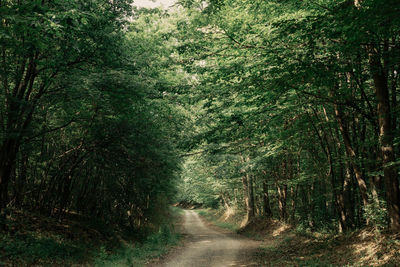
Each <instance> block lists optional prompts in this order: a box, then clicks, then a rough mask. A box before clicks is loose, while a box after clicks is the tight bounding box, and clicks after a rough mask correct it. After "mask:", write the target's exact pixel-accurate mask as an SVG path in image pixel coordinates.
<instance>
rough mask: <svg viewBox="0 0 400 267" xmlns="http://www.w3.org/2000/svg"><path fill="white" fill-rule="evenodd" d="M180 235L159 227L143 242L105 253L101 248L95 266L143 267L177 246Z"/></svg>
mask: <svg viewBox="0 0 400 267" xmlns="http://www.w3.org/2000/svg"><path fill="white" fill-rule="evenodd" d="M179 240H180V235H179V234H177V233H174V232H173V231H172V230H171V228H170V226H167V225H164V226H163V227H160V231H159V232H158V233H155V234H152V235H150V236H149V237H148V238H147V239H146V240H145V241H144V242H142V243H139V244H136V245H131V244H126V245H124V246H123V247H121V248H119V249H117V250H114V251H111V252H107V250H106V249H105V248H104V247H102V248H101V249H100V251H99V252H98V253H97V255H96V257H95V258H96V260H95V266H98V267H114V266H116V267H118V266H121V267H122V266H132V267H133V266H135V267H136V266H143V265H144V264H145V263H146V262H147V261H148V260H149V259H152V258H157V257H160V256H161V255H163V254H164V253H166V252H167V251H168V250H169V248H170V247H171V246H175V245H177V243H178V242H179Z"/></svg>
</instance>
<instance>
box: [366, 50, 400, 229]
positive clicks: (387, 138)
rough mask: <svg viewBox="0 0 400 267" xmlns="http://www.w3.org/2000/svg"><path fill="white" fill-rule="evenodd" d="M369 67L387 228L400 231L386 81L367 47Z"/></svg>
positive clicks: (374, 54)
mask: <svg viewBox="0 0 400 267" xmlns="http://www.w3.org/2000/svg"><path fill="white" fill-rule="evenodd" d="M369 65H370V69H371V74H372V78H373V80H374V86H375V95H376V99H377V102H378V103H377V104H378V105H377V113H378V124H379V141H380V146H381V147H380V148H381V153H382V163H383V175H384V183H385V189H386V202H387V210H388V217H389V228H390V229H391V230H400V189H399V181H398V179H397V168H396V165H395V164H394V162H395V154H394V146H393V134H392V119H391V113H390V98H389V88H388V81H387V77H386V74H385V71H384V70H383V67H382V66H381V62H380V57H379V54H378V51H377V49H376V48H375V47H373V46H370V47H369Z"/></svg>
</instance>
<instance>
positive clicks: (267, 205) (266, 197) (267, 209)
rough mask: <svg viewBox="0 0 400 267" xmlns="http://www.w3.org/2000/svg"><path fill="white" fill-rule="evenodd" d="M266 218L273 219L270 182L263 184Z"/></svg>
mask: <svg viewBox="0 0 400 267" xmlns="http://www.w3.org/2000/svg"><path fill="white" fill-rule="evenodd" d="M263 199H264V216H266V217H272V210H271V205H270V202H269V193H268V182H267V181H265V180H264V182H263Z"/></svg>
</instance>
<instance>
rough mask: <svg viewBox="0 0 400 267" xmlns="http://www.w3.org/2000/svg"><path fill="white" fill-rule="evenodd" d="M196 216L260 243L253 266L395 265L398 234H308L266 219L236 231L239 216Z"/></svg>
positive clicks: (398, 259)
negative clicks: (255, 264)
mask: <svg viewBox="0 0 400 267" xmlns="http://www.w3.org/2000/svg"><path fill="white" fill-rule="evenodd" d="M198 213H199V215H201V216H202V217H204V218H205V219H206V220H208V221H210V222H211V223H213V224H215V225H217V226H220V227H223V228H226V229H229V230H233V231H236V232H238V233H239V234H242V235H245V236H247V237H250V238H252V239H256V240H261V241H262V242H261V243H260V247H259V248H258V250H257V251H256V252H255V254H254V255H253V259H254V260H255V261H256V262H257V264H258V265H257V266H282V267H283V266H310V267H320V266H321V267H322V266H327V267H330V266H348V267H356V266H388V267H390V266H399V264H398V263H399V262H400V252H399V251H400V236H399V235H390V234H383V233H380V234H377V232H376V231H374V230H373V229H362V230H358V231H354V232H351V233H346V234H341V235H338V234H332V233H329V232H326V231H325V232H310V231H306V230H302V229H300V228H297V229H296V228H294V227H293V226H291V225H288V224H285V223H282V222H279V221H277V220H272V219H267V218H256V219H255V220H253V221H252V222H250V223H248V224H247V225H246V226H245V227H242V228H240V227H239V226H240V222H241V220H240V215H237V214H233V215H232V214H231V216H230V218H228V219H227V217H226V216H224V212H223V211H217V210H211V209H202V210H198ZM242 216H243V215H242Z"/></svg>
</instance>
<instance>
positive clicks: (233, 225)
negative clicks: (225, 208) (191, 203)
mask: <svg viewBox="0 0 400 267" xmlns="http://www.w3.org/2000/svg"><path fill="white" fill-rule="evenodd" d="M196 211H197V213H198V214H199V215H200V216H202V217H204V218H205V219H206V220H207V221H209V222H211V223H212V224H214V225H216V226H218V227H221V228H224V229H228V230H230V231H233V232H236V231H238V230H239V229H240V223H239V222H238V221H235V220H233V219H231V220H228V221H223V220H221V216H222V214H221V211H218V210H213V209H198V210H196Z"/></svg>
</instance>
